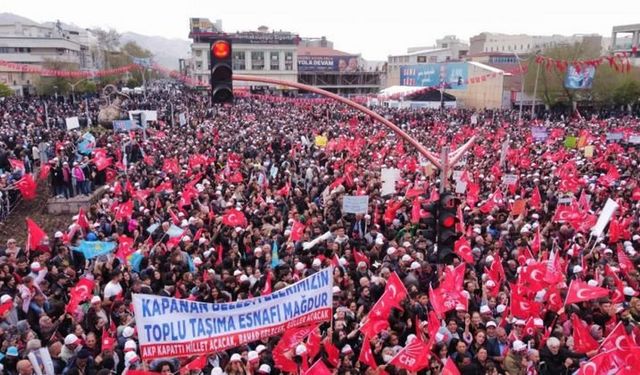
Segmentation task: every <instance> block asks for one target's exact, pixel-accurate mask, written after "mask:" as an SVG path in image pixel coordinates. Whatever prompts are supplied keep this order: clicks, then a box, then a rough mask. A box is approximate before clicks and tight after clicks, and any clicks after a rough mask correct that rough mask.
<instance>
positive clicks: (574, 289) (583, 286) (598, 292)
mask: <svg viewBox="0 0 640 375" xmlns="http://www.w3.org/2000/svg"><path fill="white" fill-rule="evenodd" d="M607 296H609V289H605V288H601V287H598V286H590V285H589V284H587V283H586V282H585V281H580V280H572V281H571V284H569V290H568V291H567V299H566V300H565V302H564V304H565V305H570V304H572V303H577V302H582V301H590V300H593V299H598V298H602V297H607Z"/></svg>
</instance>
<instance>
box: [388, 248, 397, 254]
mask: <svg viewBox="0 0 640 375" xmlns="http://www.w3.org/2000/svg"><path fill="white" fill-rule="evenodd" d="M395 253H396V248H395V247H393V246H390V247H389V248H388V249H387V255H393V254H395Z"/></svg>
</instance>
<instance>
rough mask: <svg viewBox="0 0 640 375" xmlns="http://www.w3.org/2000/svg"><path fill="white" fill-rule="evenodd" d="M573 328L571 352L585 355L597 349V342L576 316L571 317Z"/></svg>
mask: <svg viewBox="0 0 640 375" xmlns="http://www.w3.org/2000/svg"><path fill="white" fill-rule="evenodd" d="M571 325H572V327H573V351H575V352H577V353H587V352H590V351H592V350H596V349H598V342H597V341H596V340H595V339H594V338H593V337H592V336H591V333H590V332H589V328H588V327H587V323H585V322H584V321H583V320H582V319H580V318H578V315H577V314H573V315H571Z"/></svg>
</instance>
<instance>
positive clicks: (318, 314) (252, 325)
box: [133, 267, 333, 360]
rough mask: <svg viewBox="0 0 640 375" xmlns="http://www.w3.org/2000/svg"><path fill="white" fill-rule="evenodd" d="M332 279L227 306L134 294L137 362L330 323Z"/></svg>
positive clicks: (309, 280) (311, 279) (310, 280)
mask: <svg viewBox="0 0 640 375" xmlns="http://www.w3.org/2000/svg"><path fill="white" fill-rule="evenodd" d="M332 275H333V274H332V268H331V267H329V268H326V269H323V270H321V271H319V272H317V273H314V274H312V275H310V276H308V277H306V278H304V279H302V280H300V281H298V282H297V283H295V284H292V285H289V286H288V287H286V288H283V289H280V290H278V291H275V292H273V293H271V294H268V295H265V296H260V297H256V298H250V299H247V300H241V301H235V302H230V303H204V302H197V301H189V300H186V299H177V298H170V297H161V296H152V295H146V294H133V309H134V312H135V320H136V326H137V328H138V336H139V340H140V353H141V354H142V358H143V359H145V360H146V359H156V358H167V357H186V356H193V355H199V354H207V353H211V352H218V351H221V350H226V349H229V348H233V347H237V346H239V345H243V344H245V343H248V342H252V341H257V340H259V339H262V338H265V337H271V336H276V335H280V334H282V333H283V332H285V331H286V330H288V329H291V328H294V327H298V326H303V325H309V324H315V323H319V322H324V321H329V320H331V315H332V306H333V276H332Z"/></svg>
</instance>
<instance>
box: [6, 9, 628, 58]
mask: <svg viewBox="0 0 640 375" xmlns="http://www.w3.org/2000/svg"><path fill="white" fill-rule="evenodd" d="M0 4H1V5H0V12H10V13H16V14H18V15H21V16H24V17H27V18H30V19H33V20H34V21H37V22H44V21H54V20H56V19H59V20H61V21H63V22H65V23H74V24H76V25H78V26H81V27H94V26H100V27H103V28H107V27H113V28H115V29H117V30H118V31H119V32H125V31H132V32H136V33H140V34H146V35H159V36H164V37H168V38H180V39H188V33H189V18H190V17H203V18H209V19H210V20H212V21H214V20H216V19H221V20H222V25H223V28H224V30H225V31H237V30H242V31H244V30H255V29H257V27H258V26H260V25H266V26H268V27H270V28H271V29H276V30H279V29H281V30H286V31H292V32H295V33H298V34H299V35H300V36H302V37H320V36H323V35H325V36H327V38H328V39H329V40H331V41H333V42H334V48H336V49H339V50H343V51H346V52H350V53H361V54H362V55H363V57H364V58H366V59H369V60H386V57H387V55H389V54H394V53H401V52H404V51H406V48H407V47H410V46H431V45H433V44H434V43H435V40H436V39H437V38H441V37H442V36H444V35H447V34H454V35H457V36H458V37H459V38H461V39H463V40H465V41H467V42H468V39H469V37H471V36H473V35H476V34H478V33H480V32H483V31H490V32H501V33H508V34H517V33H526V34H538V35H548V34H566V35H570V34H581V33H598V34H601V35H603V36H610V35H611V27H612V26H613V25H624V24H633V23H640V1H637V0H633V1H631V0H625V1H619V2H602V1H598V2H595V1H574V0H564V1H563V0H536V1H513V0H511V1H505V0H484V1H470V0H466V1H461V0H458V1H437V0H436V1H425V0H422V1H404V0H395V1H384V2H378V1H360V0H339V1H337V0H315V1H306V0H297V1H295V0H286V1H278V0H270V1H264V0H260V1H256V0H244V1H239V0H228V1H225V0H209V1H206V0H201V1H197V0H179V1H170V0H169V1H167V0H156V1H147V0H144V1H142V0H138V1H137V0H126V1H125V0H107V1H87V0H82V1H79V0H78V1H71V0H56V1H51V0H40V1H34V0H0Z"/></svg>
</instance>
